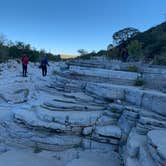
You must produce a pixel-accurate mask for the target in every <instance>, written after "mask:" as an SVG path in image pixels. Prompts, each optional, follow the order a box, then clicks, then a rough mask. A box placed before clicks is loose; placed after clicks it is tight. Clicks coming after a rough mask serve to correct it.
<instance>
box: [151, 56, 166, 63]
mask: <svg viewBox="0 0 166 166" xmlns="http://www.w3.org/2000/svg"><path fill="white" fill-rule="evenodd" d="M153 64H154V65H166V54H165V55H162V56H155V57H154V60H153Z"/></svg>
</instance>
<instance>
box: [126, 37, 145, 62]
mask: <svg viewBox="0 0 166 166" xmlns="http://www.w3.org/2000/svg"><path fill="white" fill-rule="evenodd" d="M127 51H128V55H129V57H128V58H129V59H130V60H133V61H138V60H140V59H141V58H142V55H143V53H142V45H141V43H140V42H139V41H138V40H132V41H131V42H130V43H129V44H128V45H127Z"/></svg>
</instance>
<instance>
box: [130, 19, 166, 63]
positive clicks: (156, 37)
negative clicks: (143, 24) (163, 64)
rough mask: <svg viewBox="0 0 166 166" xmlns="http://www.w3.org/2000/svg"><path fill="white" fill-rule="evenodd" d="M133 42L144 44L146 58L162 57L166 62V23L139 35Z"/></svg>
mask: <svg viewBox="0 0 166 166" xmlns="http://www.w3.org/2000/svg"><path fill="white" fill-rule="evenodd" d="M132 40H138V41H139V42H140V43H141V44H142V50H143V54H144V56H145V57H146V58H152V59H153V58H157V56H160V57H161V56H162V57H163V58H165V61H166V22H164V23H162V24H160V25H158V26H156V27H153V28H151V29H149V30H147V31H145V32H143V33H140V34H138V35H137V36H136V37H134V38H133V39H132Z"/></svg>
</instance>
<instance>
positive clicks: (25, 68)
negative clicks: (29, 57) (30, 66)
mask: <svg viewBox="0 0 166 166" xmlns="http://www.w3.org/2000/svg"><path fill="white" fill-rule="evenodd" d="M26 76H27V65H25V77H26Z"/></svg>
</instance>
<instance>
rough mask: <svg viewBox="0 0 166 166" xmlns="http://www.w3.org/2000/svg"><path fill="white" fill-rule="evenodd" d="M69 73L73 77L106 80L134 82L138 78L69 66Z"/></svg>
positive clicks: (120, 73)
mask: <svg viewBox="0 0 166 166" xmlns="http://www.w3.org/2000/svg"><path fill="white" fill-rule="evenodd" d="M69 72H70V73H71V74H73V75H82V76H92V77H99V78H107V79H124V80H131V81H133V80H135V79H137V77H139V76H140V74H139V73H134V72H127V71H115V70H108V69H95V68H89V67H88V68H86V67H79V66H70V67H69Z"/></svg>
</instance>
